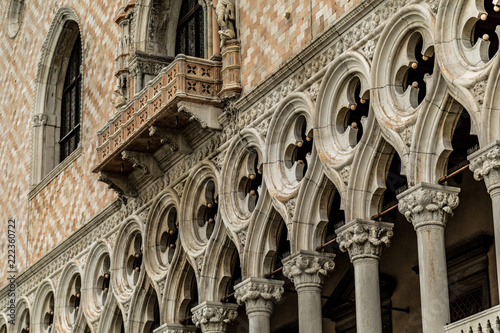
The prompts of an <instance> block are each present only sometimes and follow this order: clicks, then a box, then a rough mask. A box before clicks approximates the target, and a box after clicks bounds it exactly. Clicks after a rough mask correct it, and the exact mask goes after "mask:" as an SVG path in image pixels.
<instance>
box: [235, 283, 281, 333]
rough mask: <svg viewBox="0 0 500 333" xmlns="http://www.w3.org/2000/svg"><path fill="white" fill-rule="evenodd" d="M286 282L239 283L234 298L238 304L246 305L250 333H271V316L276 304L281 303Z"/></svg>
mask: <svg viewBox="0 0 500 333" xmlns="http://www.w3.org/2000/svg"><path fill="white" fill-rule="evenodd" d="M284 283H285V282H284V281H277V280H268V279H259V278H248V279H246V280H245V281H243V282H241V283H238V284H237V285H236V286H235V287H234V289H235V293H234V296H235V297H236V300H237V301H238V304H240V305H243V304H245V307H246V312H247V315H248V324H249V333H271V315H272V313H273V310H274V303H275V302H279V301H281V297H282V295H283V292H284V289H283V284H284Z"/></svg>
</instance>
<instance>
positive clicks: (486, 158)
mask: <svg viewBox="0 0 500 333" xmlns="http://www.w3.org/2000/svg"><path fill="white" fill-rule="evenodd" d="M469 161H470V169H471V171H472V172H474V178H475V179H476V180H481V179H484V182H485V184H486V188H487V189H488V193H489V194H490V196H491V203H492V207H493V228H494V230H495V252H496V261H497V279H498V290H499V294H500V141H495V142H493V143H491V144H489V145H488V146H486V147H484V148H483V149H481V150H479V151H477V152H475V153H474V154H472V155H470V156H469Z"/></svg>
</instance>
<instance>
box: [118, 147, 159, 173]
mask: <svg viewBox="0 0 500 333" xmlns="http://www.w3.org/2000/svg"><path fill="white" fill-rule="evenodd" d="M122 159H123V160H125V161H129V162H132V166H133V167H134V169H141V170H142V172H143V173H144V175H145V176H150V177H154V178H158V177H161V176H163V171H161V169H160V166H159V165H158V162H157V161H156V159H155V158H154V157H153V155H152V154H148V153H141V152H137V151H131V150H124V151H123V152H122Z"/></svg>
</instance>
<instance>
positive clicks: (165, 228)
mask: <svg viewBox="0 0 500 333" xmlns="http://www.w3.org/2000/svg"><path fill="white" fill-rule="evenodd" d="M157 237H158V239H157V244H159V251H160V252H159V255H160V258H161V261H162V263H163V264H164V265H168V264H170V263H172V259H173V257H174V254H175V249H176V246H177V245H176V244H177V238H178V237H179V222H178V221H177V209H176V208H175V207H173V206H172V207H171V208H170V209H169V211H168V213H167V215H166V217H165V218H164V220H163V222H162V224H161V226H160V228H159V230H158V233H157Z"/></svg>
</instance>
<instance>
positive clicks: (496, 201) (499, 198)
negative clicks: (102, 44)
mask: <svg viewBox="0 0 500 333" xmlns="http://www.w3.org/2000/svg"><path fill="white" fill-rule="evenodd" d="M490 195H491V203H492V206H493V228H494V230H495V254H496V263H497V282H498V292H499V297H500V188H496V189H495V190H493V191H490ZM499 299H500V298H499Z"/></svg>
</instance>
